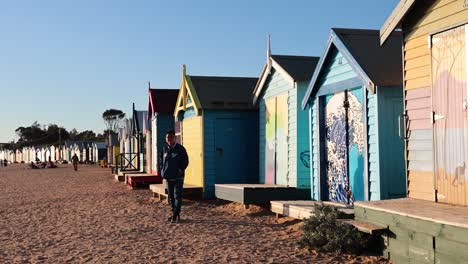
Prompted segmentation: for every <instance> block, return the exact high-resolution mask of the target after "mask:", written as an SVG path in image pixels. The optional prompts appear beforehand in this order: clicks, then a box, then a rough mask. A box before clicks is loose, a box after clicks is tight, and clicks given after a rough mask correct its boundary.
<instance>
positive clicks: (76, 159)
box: [72, 153, 78, 171]
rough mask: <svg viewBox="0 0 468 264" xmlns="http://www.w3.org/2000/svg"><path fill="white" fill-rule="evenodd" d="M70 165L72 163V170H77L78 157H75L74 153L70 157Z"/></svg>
mask: <svg viewBox="0 0 468 264" xmlns="http://www.w3.org/2000/svg"><path fill="white" fill-rule="evenodd" d="M72 163H73V169H75V171H77V170H78V156H77V155H76V153H75V154H74V155H73V157H72Z"/></svg>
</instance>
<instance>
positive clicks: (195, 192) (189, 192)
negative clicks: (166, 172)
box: [149, 182, 203, 200]
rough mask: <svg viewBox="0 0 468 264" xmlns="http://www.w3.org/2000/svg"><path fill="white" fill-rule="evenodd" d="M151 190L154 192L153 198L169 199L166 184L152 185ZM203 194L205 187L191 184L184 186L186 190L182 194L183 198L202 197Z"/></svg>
mask: <svg viewBox="0 0 468 264" xmlns="http://www.w3.org/2000/svg"><path fill="white" fill-rule="evenodd" d="M149 188H150V190H151V191H152V192H153V197H155V198H158V199H159V200H161V198H163V197H164V198H167V190H166V183H165V182H163V183H160V184H150V186H149ZM202 194H203V187H200V186H195V185H191V184H184V190H183V192H182V196H183V197H187V196H196V197H197V198H198V197H201V196H202Z"/></svg>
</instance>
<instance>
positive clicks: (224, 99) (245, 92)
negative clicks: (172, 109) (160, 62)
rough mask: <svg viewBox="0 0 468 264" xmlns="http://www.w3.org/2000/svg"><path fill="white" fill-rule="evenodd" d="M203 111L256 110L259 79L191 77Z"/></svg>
mask: <svg viewBox="0 0 468 264" xmlns="http://www.w3.org/2000/svg"><path fill="white" fill-rule="evenodd" d="M187 78H188V79H189V80H190V82H191V84H192V85H193V89H194V91H195V93H196V96H197V97H198V99H199V101H200V104H201V108H202V109H254V106H253V105H252V92H253V89H254V88H255V84H256V82H257V78H247V77H214V76H189V75H187Z"/></svg>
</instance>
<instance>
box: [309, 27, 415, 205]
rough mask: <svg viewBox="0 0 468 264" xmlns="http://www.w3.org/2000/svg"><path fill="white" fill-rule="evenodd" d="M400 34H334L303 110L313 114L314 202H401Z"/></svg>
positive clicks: (334, 31) (403, 190) (341, 31)
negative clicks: (386, 36)
mask: <svg viewBox="0 0 468 264" xmlns="http://www.w3.org/2000/svg"><path fill="white" fill-rule="evenodd" d="M401 57H402V55H401V34H399V33H395V34H394V35H393V36H392V37H391V38H390V40H389V41H387V43H386V44H385V45H383V46H380V42H379V31H378V30H361V29H337V28H334V29H332V30H331V33H330V38H329V40H328V44H327V47H326V49H325V52H324V54H323V57H322V58H321V59H320V62H319V64H318V66H317V68H316V69H315V72H314V75H313V77H312V80H311V82H310V85H309V88H308V90H307V92H306V94H305V97H304V99H303V101H302V108H303V109H308V111H309V120H310V121H309V122H310V123H309V124H310V127H309V128H310V129H309V132H310V138H311V140H310V148H311V150H312V151H311V152H312V155H311V156H310V157H311V158H310V164H311V168H312V169H311V171H310V176H311V177H310V179H311V187H312V195H311V196H312V199H313V200H327V201H334V202H339V203H346V204H351V203H353V201H355V200H358V201H365V200H380V199H389V198H396V197H404V196H405V193H406V184H405V162H404V160H405V155H404V141H403V139H402V137H400V136H399V134H401V133H404V131H399V130H400V129H401V128H402V127H403V125H404V124H399V118H398V117H399V115H400V114H401V113H402V112H403V88H402V80H403V79H402V71H401V68H402V60H401Z"/></svg>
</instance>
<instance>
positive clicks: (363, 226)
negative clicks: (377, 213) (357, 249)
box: [338, 219, 388, 235]
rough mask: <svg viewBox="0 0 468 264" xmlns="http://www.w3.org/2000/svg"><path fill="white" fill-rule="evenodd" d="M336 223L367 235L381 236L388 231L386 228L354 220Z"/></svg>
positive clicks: (343, 220)
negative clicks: (346, 225) (350, 226)
mask: <svg viewBox="0 0 468 264" xmlns="http://www.w3.org/2000/svg"><path fill="white" fill-rule="evenodd" d="M338 221H340V222H342V223H345V224H348V225H352V226H354V227H355V228H356V229H357V230H359V231H361V232H364V233H368V234H371V235H375V234H381V233H383V232H386V231H387V230H388V228H387V227H382V226H379V225H376V224H373V223H369V222H365V221H359V220H354V219H338Z"/></svg>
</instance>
